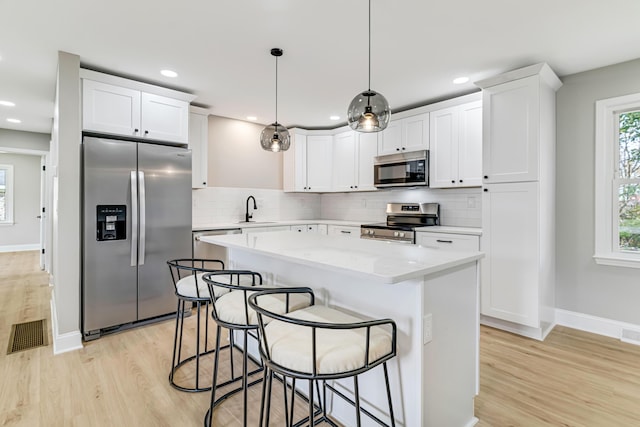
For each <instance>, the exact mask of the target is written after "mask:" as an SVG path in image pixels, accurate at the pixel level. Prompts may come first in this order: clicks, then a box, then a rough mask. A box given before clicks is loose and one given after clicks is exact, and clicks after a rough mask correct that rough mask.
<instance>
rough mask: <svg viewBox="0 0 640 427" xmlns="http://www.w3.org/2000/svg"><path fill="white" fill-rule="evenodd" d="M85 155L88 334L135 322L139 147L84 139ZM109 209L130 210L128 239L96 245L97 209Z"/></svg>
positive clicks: (85, 318) (84, 317) (84, 314)
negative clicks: (134, 188) (134, 182)
mask: <svg viewBox="0 0 640 427" xmlns="http://www.w3.org/2000/svg"><path fill="white" fill-rule="evenodd" d="M83 156H84V172H83V173H84V181H83V182H84V184H83V186H84V203H83V207H84V209H83V219H84V221H83V227H84V233H83V235H84V237H83V245H84V248H83V260H82V265H83V269H82V283H83V286H82V324H83V332H84V334H85V335H86V334H87V333H89V332H90V331H95V330H99V329H102V328H108V327H111V326H116V325H120V324H123V323H128V322H134V321H135V320H137V305H136V300H137V295H136V276H137V269H136V267H135V266H131V258H132V256H131V249H132V244H131V238H132V236H133V234H134V233H132V228H131V227H132V224H133V223H134V221H133V218H132V212H133V209H132V205H131V181H130V180H131V172H132V171H135V170H136V143H133V142H128V141H116V140H109V139H102V138H89V137H86V138H85V139H84V141H83ZM105 205H114V206H126V227H125V228H124V229H125V230H126V232H125V237H126V238H125V239H118V240H97V229H98V227H99V224H98V220H97V216H98V213H97V209H98V206H105ZM103 215H104V214H103ZM133 247H135V245H133Z"/></svg>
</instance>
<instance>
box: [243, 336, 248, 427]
mask: <svg viewBox="0 0 640 427" xmlns="http://www.w3.org/2000/svg"><path fill="white" fill-rule="evenodd" d="M248 337H249V332H248V331H247V330H246V329H245V330H244V343H243V344H244V347H243V350H244V351H243V352H242V354H243V359H242V362H243V363H242V394H243V396H242V397H243V403H244V408H243V409H244V411H243V416H244V418H243V420H244V425H245V426H246V425H247V392H248V385H247V381H248V377H247V375H248V371H249V369H248V365H249V349H248V348H247V344H248Z"/></svg>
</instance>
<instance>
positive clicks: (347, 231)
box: [327, 225, 360, 239]
mask: <svg viewBox="0 0 640 427" xmlns="http://www.w3.org/2000/svg"><path fill="white" fill-rule="evenodd" d="M327 234H328V235H329V236H343V237H352V238H356V239H359V238H360V227H354V226H345V225H329V226H327Z"/></svg>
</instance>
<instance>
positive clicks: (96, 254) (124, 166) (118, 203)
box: [81, 136, 191, 340]
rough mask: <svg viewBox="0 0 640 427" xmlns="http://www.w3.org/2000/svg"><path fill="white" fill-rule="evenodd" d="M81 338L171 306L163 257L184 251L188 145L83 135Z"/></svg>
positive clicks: (127, 324)
mask: <svg viewBox="0 0 640 427" xmlns="http://www.w3.org/2000/svg"><path fill="white" fill-rule="evenodd" d="M82 156H83V182H82V189H83V224H82V227H83V239H82V242H83V250H82V292H81V294H82V330H83V336H84V339H85V340H90V339H95V338H98V337H100V335H101V334H103V333H106V332H110V331H114V330H119V329H122V328H126V327H130V326H135V325H136V324H139V323H141V322H146V321H148V320H150V319H157V318H159V317H161V316H163V315H166V314H168V313H172V312H175V311H176V299H175V294H174V288H173V284H172V282H171V276H170V274H169V270H168V268H167V265H166V261H167V260H169V259H174V258H189V257H190V255H191V152H190V151H189V150H187V149H186V148H182V147H175V146H167V145H157V144H148V143H142V142H135V141H124V140H117V139H108V138H100V137H90V136H85V137H84V138H83V143H82Z"/></svg>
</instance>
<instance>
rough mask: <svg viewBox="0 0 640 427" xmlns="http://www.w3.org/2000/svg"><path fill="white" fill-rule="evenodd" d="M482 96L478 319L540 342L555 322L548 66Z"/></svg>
mask: <svg viewBox="0 0 640 427" xmlns="http://www.w3.org/2000/svg"><path fill="white" fill-rule="evenodd" d="M476 85H477V86H479V87H481V88H482V93H483V95H482V96H483V123H482V127H483V159H482V160H483V193H482V195H483V198H482V229H483V235H482V244H481V249H482V251H484V252H485V253H486V258H485V259H484V260H483V262H482V285H481V286H482V288H481V310H480V312H481V322H482V323H484V324H487V325H490V326H494V327H498V328H501V329H505V330H509V331H511V332H515V333H518V334H521V335H524V336H528V337H531V338H535V339H539V340H542V339H544V338H545V336H546V335H547V333H549V331H550V330H551V329H552V328H553V325H554V323H555V318H554V306H555V290H554V288H555V238H554V235H555V220H554V216H555V117H556V114H555V99H556V91H557V90H558V89H559V88H560V86H561V85H562V83H561V81H560V79H559V78H558V77H557V76H556V75H555V73H554V72H553V71H552V70H551V68H550V67H549V66H548V65H547V64H545V63H542V64H536V65H532V66H529V67H525V68H522V69H518V70H515V71H511V72H508V73H505V74H502V75H499V76H497V77H493V78H490V79H486V80H482V81H479V82H476Z"/></svg>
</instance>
